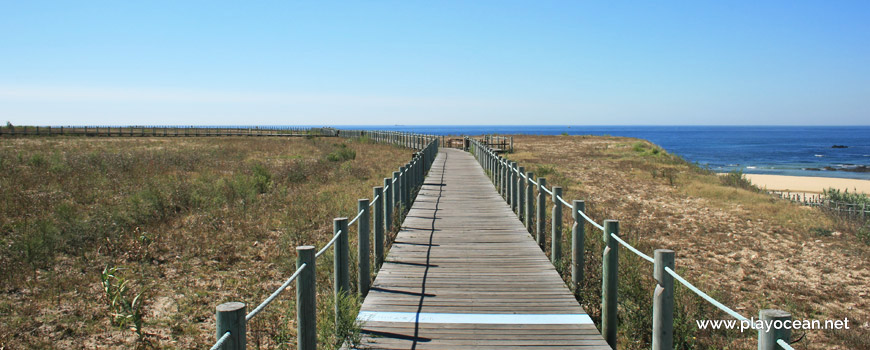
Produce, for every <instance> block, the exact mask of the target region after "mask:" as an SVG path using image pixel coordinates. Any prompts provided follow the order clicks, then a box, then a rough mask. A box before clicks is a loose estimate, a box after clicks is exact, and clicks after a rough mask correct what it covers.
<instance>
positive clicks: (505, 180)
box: [500, 157, 510, 200]
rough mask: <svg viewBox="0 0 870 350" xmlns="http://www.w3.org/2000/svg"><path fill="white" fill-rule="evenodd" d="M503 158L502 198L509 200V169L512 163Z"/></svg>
mask: <svg viewBox="0 0 870 350" xmlns="http://www.w3.org/2000/svg"><path fill="white" fill-rule="evenodd" d="M500 158H501V161H502V163H501V196H502V197H503V198H504V199H505V200H508V198H509V197H508V186H507V184H508V167H510V163H509V162H508V161H507V159H505V158H504V157H500Z"/></svg>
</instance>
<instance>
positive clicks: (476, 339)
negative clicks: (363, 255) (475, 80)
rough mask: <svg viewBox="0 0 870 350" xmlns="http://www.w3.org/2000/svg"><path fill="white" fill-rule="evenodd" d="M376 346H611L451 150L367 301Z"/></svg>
mask: <svg viewBox="0 0 870 350" xmlns="http://www.w3.org/2000/svg"><path fill="white" fill-rule="evenodd" d="M358 319H359V320H361V321H363V327H362V328H363V342H362V346H361V347H360V348H368V349H507V348H522V347H534V348H547V349H602V350H603V349H610V347H609V346H608V345H607V343H606V342H605V341H604V338H602V336H601V334H600V333H599V332H598V330H597V329H596V328H595V325H593V324H592V321H591V320H590V319H589V317H588V316H587V315H586V312H585V311H584V310H583V308H581V307H580V305H579V304H578V303H577V301H576V300H575V299H574V297H573V295H572V294H571V292H570V291H569V290H568V288H567V287H566V285H565V283H564V282H563V281H562V278H561V277H560V276H559V274H558V272H556V270H555V269H554V268H553V265H552V264H550V262H549V260H548V259H547V257H546V256H545V255H544V253H543V252H542V251H541V250H540V248H538V246H537V244H535V242H534V240H533V239H532V237H531V236H530V235H529V233H528V232H527V231H526V229H525V228H524V226H523V224H522V223H521V222H520V221H519V220H518V219H517V217H516V215H515V214H514V213H513V212H512V211H511V210H510V208H509V207H508V205H507V204H505V202H504V200H503V199H502V198H501V196H500V195H499V194H498V193H497V192H496V191H495V188H494V187H493V185H492V183H491V182H490V181H489V178H488V177H487V176H486V174H485V173H484V171H483V169H481V167H480V166H479V165H478V163H477V161H476V160H475V159H474V158H473V157H472V156H471V155H470V154H469V153H466V152H462V151H459V150H454V149H443V150H441V152H440V153H439V154H438V157H437V158H436V160H435V162H434V164H433V165H432V168H431V170H430V172H429V175H428V177H427V178H426V181H425V184H424V185H423V187H422V189H421V190H420V193H419V195H418V196H417V199H416V201H415V203H414V205H413V206H412V208H411V210H410V211H409V213H408V215H407V217H406V218H405V221H404V223H403V225H402V230H401V231H400V232H399V235H398V236H397V238H396V241H395V242H394V243H393V245H392V247H391V249H390V251H389V255H388V256H387V259H386V262H385V263H384V265H383V267H382V268H381V269H380V271H379V273H378V276H377V278H376V279H375V281H374V283H373V284H372V287H371V290H370V291H369V293H368V296H367V297H366V298H365V301H364V302H363V305H362V309H361V311H360V314H359V317H358Z"/></svg>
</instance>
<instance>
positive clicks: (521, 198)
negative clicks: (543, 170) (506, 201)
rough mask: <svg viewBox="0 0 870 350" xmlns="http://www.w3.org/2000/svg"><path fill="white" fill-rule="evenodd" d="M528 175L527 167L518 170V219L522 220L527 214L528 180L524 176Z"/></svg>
mask: <svg viewBox="0 0 870 350" xmlns="http://www.w3.org/2000/svg"><path fill="white" fill-rule="evenodd" d="M525 174H526V168H525V167H519V168H518V169H517V217H518V218H520V220H522V219H523V218H524V217H525V213H526V198H525V197H526V180H525V179H523V175H525Z"/></svg>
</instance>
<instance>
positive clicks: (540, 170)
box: [535, 165, 556, 177]
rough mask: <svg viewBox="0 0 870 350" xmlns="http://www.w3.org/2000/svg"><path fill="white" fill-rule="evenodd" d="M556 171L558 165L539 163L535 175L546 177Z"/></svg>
mask: <svg viewBox="0 0 870 350" xmlns="http://www.w3.org/2000/svg"><path fill="white" fill-rule="evenodd" d="M555 173H556V167H554V166H552V165H538V166H537V167H535V176H537V177H544V176H547V175H551V174H555Z"/></svg>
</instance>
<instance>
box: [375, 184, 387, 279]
mask: <svg viewBox="0 0 870 350" xmlns="http://www.w3.org/2000/svg"><path fill="white" fill-rule="evenodd" d="M384 180H386V179H384ZM385 182H386V181H385ZM373 192H374V193H373V194H372V196H373V197H372V198H377V199H376V200H375V204H374V205H373V207H374V208H375V212H374V215H375V223H374V225H375V268H378V267H380V266H381V264H383V263H384V216H385V215H384V188H383V187H379V186H378V187H375V188H374V190H373Z"/></svg>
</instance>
